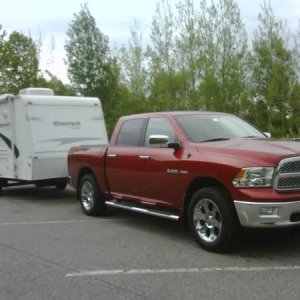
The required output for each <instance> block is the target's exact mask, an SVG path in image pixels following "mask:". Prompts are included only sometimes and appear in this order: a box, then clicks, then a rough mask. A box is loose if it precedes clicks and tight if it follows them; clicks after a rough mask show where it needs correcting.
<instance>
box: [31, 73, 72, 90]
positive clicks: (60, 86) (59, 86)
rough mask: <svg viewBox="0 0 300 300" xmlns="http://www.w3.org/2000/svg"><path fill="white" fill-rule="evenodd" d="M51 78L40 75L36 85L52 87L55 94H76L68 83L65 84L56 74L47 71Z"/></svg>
mask: <svg viewBox="0 0 300 300" xmlns="http://www.w3.org/2000/svg"><path fill="white" fill-rule="evenodd" d="M46 74H47V76H48V77H49V79H45V78H44V77H39V78H38V79H37V83H36V87H43V88H50V89H52V90H53V91H54V93H55V95H60V96H74V95H75V91H74V89H73V88H72V87H71V86H70V85H68V84H64V83H63V82H62V81H61V80H59V79H58V78H57V77H56V76H55V75H53V74H52V73H50V72H49V71H46Z"/></svg>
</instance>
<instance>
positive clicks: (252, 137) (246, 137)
mask: <svg viewBox="0 0 300 300" xmlns="http://www.w3.org/2000/svg"><path fill="white" fill-rule="evenodd" d="M259 138H260V137H259V136H257V135H247V136H243V139H259Z"/></svg>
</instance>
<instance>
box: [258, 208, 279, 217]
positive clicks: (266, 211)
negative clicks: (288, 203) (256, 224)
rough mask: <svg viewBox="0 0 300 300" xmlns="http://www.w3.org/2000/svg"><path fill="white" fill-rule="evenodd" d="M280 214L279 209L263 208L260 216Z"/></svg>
mask: <svg viewBox="0 0 300 300" xmlns="http://www.w3.org/2000/svg"><path fill="white" fill-rule="evenodd" d="M277 214H278V207H261V208H260V215H261V216H272V215H277Z"/></svg>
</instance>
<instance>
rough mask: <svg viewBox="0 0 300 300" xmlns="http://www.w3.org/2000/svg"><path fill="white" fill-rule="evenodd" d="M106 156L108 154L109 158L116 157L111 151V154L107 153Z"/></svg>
mask: <svg viewBox="0 0 300 300" xmlns="http://www.w3.org/2000/svg"><path fill="white" fill-rule="evenodd" d="M107 156H108V157H109V158H116V157H117V154H113V153H112V154H108V155H107Z"/></svg>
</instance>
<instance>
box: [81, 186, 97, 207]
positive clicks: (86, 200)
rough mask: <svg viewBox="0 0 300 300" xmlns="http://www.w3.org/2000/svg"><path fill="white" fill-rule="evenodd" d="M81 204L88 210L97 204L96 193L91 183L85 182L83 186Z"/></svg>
mask: <svg viewBox="0 0 300 300" xmlns="http://www.w3.org/2000/svg"><path fill="white" fill-rule="evenodd" d="M80 196H81V203H82V205H83V207H84V209H86V210H91V208H93V206H94V204H95V191H94V187H93V185H92V183H91V182H90V181H85V182H83V184H82V185H81V193H80Z"/></svg>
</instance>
